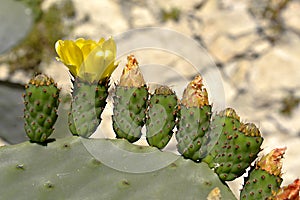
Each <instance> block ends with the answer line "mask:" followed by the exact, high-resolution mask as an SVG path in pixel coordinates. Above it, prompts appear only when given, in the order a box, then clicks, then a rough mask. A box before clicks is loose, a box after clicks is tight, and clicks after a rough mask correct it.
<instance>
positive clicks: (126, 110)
mask: <svg viewBox="0 0 300 200" xmlns="http://www.w3.org/2000/svg"><path fill="white" fill-rule="evenodd" d="M127 59H128V63H127V65H126V66H125V68H124V70H123V73H122V76H121V78H120V84H119V85H117V86H116V90H115V95H114V97H113V100H114V108H113V117H112V119H113V129H114V131H115V133H116V136H117V138H125V139H127V140H128V141H130V142H135V141H137V140H138V139H139V138H140V137H141V134H142V133H141V129H142V126H143V125H144V124H145V117H146V107H147V100H148V89H147V87H146V83H145V81H144V78H143V75H142V73H141V71H140V68H139V66H138V62H137V60H136V59H135V57H134V56H132V55H131V56H128V58H127Z"/></svg>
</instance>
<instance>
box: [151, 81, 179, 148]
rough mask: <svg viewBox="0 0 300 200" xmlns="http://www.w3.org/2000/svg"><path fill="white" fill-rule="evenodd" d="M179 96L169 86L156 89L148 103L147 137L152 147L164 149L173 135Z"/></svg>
mask: <svg viewBox="0 0 300 200" xmlns="http://www.w3.org/2000/svg"><path fill="white" fill-rule="evenodd" d="M176 115H177V96H176V94H175V92H174V91H172V90H171V89H170V88H168V87H167V86H160V87H158V88H156V89H155V92H154V94H153V95H151V97H150V100H149V103H148V111H147V118H146V129H147V132H146V137H147V141H148V143H149V145H150V146H155V147H157V148H159V149H162V148H164V147H165V146H166V145H167V144H168V142H169V140H170V139H171V137H172V135H173V128H174V126H175V123H176Z"/></svg>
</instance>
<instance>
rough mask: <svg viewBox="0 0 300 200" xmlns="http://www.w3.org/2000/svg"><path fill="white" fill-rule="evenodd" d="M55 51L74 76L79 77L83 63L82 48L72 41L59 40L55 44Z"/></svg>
mask: <svg viewBox="0 0 300 200" xmlns="http://www.w3.org/2000/svg"><path fill="white" fill-rule="evenodd" d="M55 50H56V52H57V54H58V56H59V60H60V61H61V62H63V63H64V64H65V65H66V66H67V67H68V68H69V70H70V72H71V74H72V75H73V76H77V74H78V72H79V68H80V66H81V64H82V63H83V55H82V52H81V50H80V48H79V47H78V46H77V45H76V44H75V43H74V42H73V41H71V40H65V41H62V40H58V41H57V42H56V43H55Z"/></svg>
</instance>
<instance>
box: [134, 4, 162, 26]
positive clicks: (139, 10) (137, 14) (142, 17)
mask: <svg viewBox="0 0 300 200" xmlns="http://www.w3.org/2000/svg"><path fill="white" fill-rule="evenodd" d="M131 17H132V19H133V20H132V22H131V23H132V25H133V27H135V28H138V27H144V26H153V25H155V22H156V21H155V18H154V16H152V14H151V13H150V11H149V9H148V8H145V7H140V6H134V7H133V8H132V10H131Z"/></svg>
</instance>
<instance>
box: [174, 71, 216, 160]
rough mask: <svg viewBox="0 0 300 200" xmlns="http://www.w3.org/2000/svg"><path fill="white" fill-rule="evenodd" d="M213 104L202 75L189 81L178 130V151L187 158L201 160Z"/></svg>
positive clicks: (182, 103) (182, 101) (181, 106)
mask: <svg viewBox="0 0 300 200" xmlns="http://www.w3.org/2000/svg"><path fill="white" fill-rule="evenodd" d="M210 117H211V106H210V105H209V103H208V94H207V92H206V89H205V88H203V83H202V78H201V76H197V77H195V79H194V80H193V81H192V82H190V83H189V85H188V86H187V88H186V89H185V91H184V93H183V97H182V100H181V104H180V111H179V122H178V127H177V128H178V131H177V133H176V139H177V142H178V144H177V148H178V151H179V152H180V153H181V154H182V155H183V156H184V157H186V158H189V159H192V160H194V161H199V160H200V159H201V158H202V157H204V155H206V151H203V148H202V147H203V146H202V145H203V143H204V141H205V139H204V138H205V137H207V136H205V133H206V132H207V131H208V129H209V123H210Z"/></svg>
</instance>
